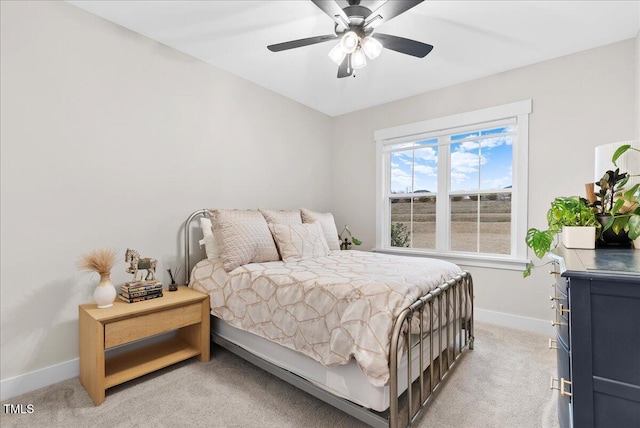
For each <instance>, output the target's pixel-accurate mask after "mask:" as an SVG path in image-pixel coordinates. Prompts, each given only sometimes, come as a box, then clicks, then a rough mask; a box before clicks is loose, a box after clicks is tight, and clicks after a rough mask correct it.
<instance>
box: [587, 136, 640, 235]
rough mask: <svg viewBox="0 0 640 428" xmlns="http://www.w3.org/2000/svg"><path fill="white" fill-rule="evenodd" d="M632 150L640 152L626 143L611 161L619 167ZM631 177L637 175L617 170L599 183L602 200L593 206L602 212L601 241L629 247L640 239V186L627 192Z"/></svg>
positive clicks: (600, 220)
mask: <svg viewBox="0 0 640 428" xmlns="http://www.w3.org/2000/svg"><path fill="white" fill-rule="evenodd" d="M628 150H635V151H638V152H640V150H638V149H635V148H634V147H631V145H630V144H624V145H622V146H620V147H619V148H618V149H617V150H616V151H615V152H614V154H613V156H612V158H611V161H612V162H613V164H614V165H616V166H617V164H616V162H617V160H618V159H619V158H620V156H622V155H623V154H624V153H625V152H627V151H628ZM635 176H637V175H635ZM630 177H633V175H629V174H628V173H626V172H625V173H620V169H619V168H616V170H615V171H612V170H610V171H607V172H606V173H605V174H604V175H603V176H602V178H601V179H600V181H599V182H598V183H596V184H597V185H598V186H599V187H600V191H599V192H598V193H597V194H596V197H597V198H598V200H596V201H595V202H594V203H593V204H592V206H594V207H596V209H597V210H598V213H597V214H596V217H597V218H598V220H599V222H600V223H601V225H602V232H601V234H600V239H601V240H602V241H604V242H605V243H607V244H614V245H619V244H626V243H628V242H629V240H635V239H637V238H638V237H639V236H640V204H639V203H638V196H639V193H640V184H635V185H633V186H632V187H631V188H629V189H625V187H624V186H625V185H626V184H627V183H628V181H629V178H630Z"/></svg>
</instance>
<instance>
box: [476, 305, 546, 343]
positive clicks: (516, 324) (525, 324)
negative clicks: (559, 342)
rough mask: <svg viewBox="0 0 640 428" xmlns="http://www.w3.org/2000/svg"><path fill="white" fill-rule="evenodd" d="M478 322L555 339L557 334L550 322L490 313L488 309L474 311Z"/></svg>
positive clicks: (501, 313)
mask: <svg viewBox="0 0 640 428" xmlns="http://www.w3.org/2000/svg"><path fill="white" fill-rule="evenodd" d="M474 317H475V319H476V321H482V322H488V323H490V324H496V325H501V326H503V327H509V328H515V329H517V330H526V331H531V332H534V333H540V334H544V335H545V336H549V337H555V335H556V333H555V330H554V328H553V326H552V325H551V322H550V321H547V320H540V319H537V318H529V317H523V316H520V315H513V314H506V313H503V312H494V311H488V310H486V309H479V308H475V309H474Z"/></svg>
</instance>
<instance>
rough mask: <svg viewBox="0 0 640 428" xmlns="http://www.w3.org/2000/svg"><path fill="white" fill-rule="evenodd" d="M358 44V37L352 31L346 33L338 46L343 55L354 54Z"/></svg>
mask: <svg viewBox="0 0 640 428" xmlns="http://www.w3.org/2000/svg"><path fill="white" fill-rule="evenodd" d="M359 44H360V37H358V35H357V34H356V33H354V32H353V31H347V32H346V33H344V36H342V40H340V45H341V46H342V50H343V51H344V52H345V53H348V54H350V53H354V52H355V51H356V49H358V45H359Z"/></svg>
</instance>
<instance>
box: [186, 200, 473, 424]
mask: <svg viewBox="0 0 640 428" xmlns="http://www.w3.org/2000/svg"><path fill="white" fill-rule="evenodd" d="M196 218H200V220H201V222H203V223H202V225H206V224H210V225H211V226H203V227H202V228H201V230H202V232H203V233H204V238H203V240H204V241H207V239H209V241H208V242H209V243H211V244H213V243H214V242H215V243H216V244H215V245H216V246H217V248H216V249H215V250H212V251H211V252H210V251H209V247H207V257H206V258H204V259H203V260H200V261H198V262H197V263H196V264H195V265H194V266H192V265H191V258H190V253H191V252H192V251H193V248H192V247H191V244H192V240H191V235H192V234H195V233H197V232H195V231H194V230H195V229H194V230H192V228H191V223H192V222H193V220H194V219H196ZM208 219H210V220H208ZM207 221H209V222H210V223H204V222H207ZM209 227H211V232H213V233H212V234H208V233H207V231H208V229H209ZM184 233H185V241H184V242H185V271H186V272H187V283H188V285H189V286H190V287H192V288H194V289H197V290H199V291H202V292H205V293H207V294H209V296H210V304H211V316H212V322H211V326H212V327H211V328H212V330H211V337H212V341H213V342H214V343H216V344H218V345H220V346H222V347H224V348H226V349H228V350H230V351H231V352H234V353H236V354H238V355H239V356H241V357H243V358H245V359H247V360H248V361H250V362H252V363H253V364H256V365H258V366H259V367H261V368H263V369H265V370H267V371H269V372H271V373H273V374H275V375H276V376H278V377H280V378H281V379H283V380H285V381H287V382H289V383H291V384H293V385H295V386H297V387H299V388H301V389H302V390H304V391H306V392H308V393H311V394H312V395H314V396H316V397H318V398H320V399H322V400H324V401H326V402H327V403H329V404H331V405H333V406H335V407H337V408H339V409H341V410H343V411H345V412H347V413H349V414H351V415H352V416H354V417H356V418H358V419H360V420H362V421H363V422H365V423H367V424H369V425H371V426H379V427H382V426H390V427H398V426H408V425H410V424H411V423H412V422H413V421H415V420H416V419H417V418H418V417H419V416H420V415H421V413H422V410H423V409H424V408H425V407H426V405H428V403H429V402H430V401H431V400H432V399H433V398H434V397H435V396H436V394H437V392H438V391H439V389H440V387H441V385H442V383H443V381H445V380H446V379H447V377H448V375H449V373H450V372H451V370H452V369H453V368H454V367H455V366H456V363H457V362H458V360H459V358H460V357H461V356H462V355H463V354H464V352H465V351H466V350H468V349H473V341H474V337H473V298H472V296H473V281H472V279H471V275H470V274H469V273H468V272H465V271H462V270H461V269H460V268H459V267H458V266H456V265H454V264H451V263H448V262H445V261H441V260H435V259H425V258H417V257H401V256H392V255H386V254H380V253H372V252H364V251H354V250H348V251H341V250H339V241H337V232H336V228H335V223H334V222H333V217H332V216H331V215H330V214H328V213H316V212H313V211H310V210H305V209H302V210H301V211H300V212H299V213H298V212H295V211H286V212H285V211H271V210H260V211H257V210H255V211H250V210H245V211H239V210H206V209H203V210H198V211H196V212H194V213H192V214H191V215H190V216H189V217H188V219H187V221H186V222H185V226H184ZM213 235H215V240H213ZM334 238H335V239H334ZM245 242H250V244H248V245H249V247H243V245H244V244H245ZM205 243H206V242H205ZM221 243H222V244H221ZM272 245H273V248H272V247H271V246H272ZM336 245H337V246H336ZM238 247H240V248H238ZM274 249H275V253H274Z"/></svg>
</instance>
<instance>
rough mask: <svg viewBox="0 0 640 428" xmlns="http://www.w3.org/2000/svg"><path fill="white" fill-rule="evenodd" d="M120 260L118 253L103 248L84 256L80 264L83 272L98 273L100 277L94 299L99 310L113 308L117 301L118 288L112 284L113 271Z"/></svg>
mask: <svg viewBox="0 0 640 428" xmlns="http://www.w3.org/2000/svg"><path fill="white" fill-rule="evenodd" d="M117 259H118V253H117V252H116V251H115V250H113V249H110V248H103V249H100V250H95V251H92V252H90V253H88V254H85V255H83V256H82V257H81V258H80V261H79V262H78V267H79V268H80V269H81V270H86V271H91V272H97V273H98V274H99V275H100V283H99V284H98V286H97V287H96V289H95V291H94V292H93V298H94V300H95V301H96V303H97V304H98V308H100V309H103V308H109V307H111V306H113V301H114V300H115V299H116V295H117V292H116V288H115V287H114V286H113V283H112V282H111V277H110V276H111V269H112V268H113V266H114V265H115V263H116V260H117Z"/></svg>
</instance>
